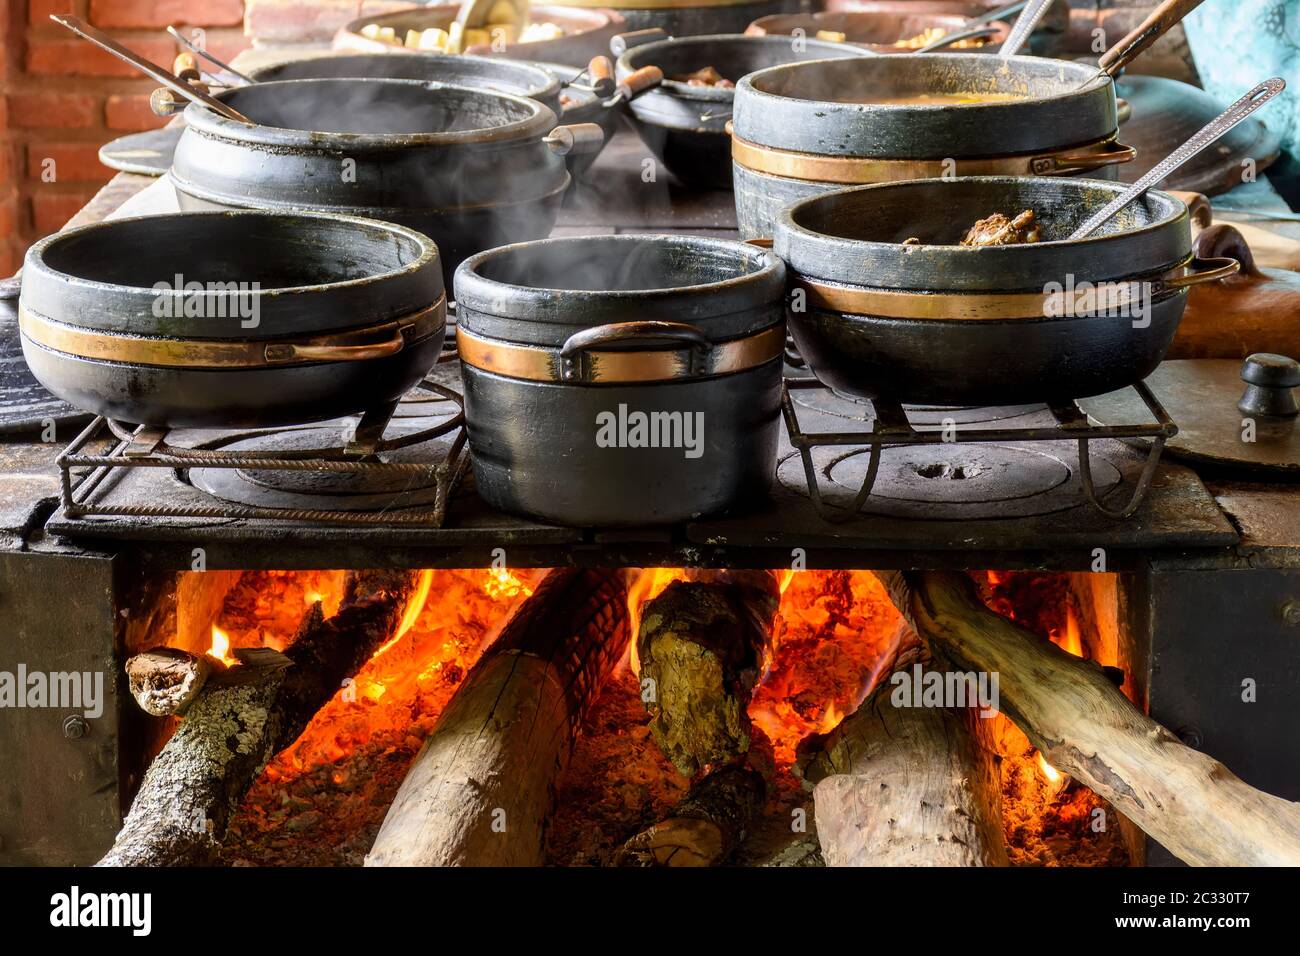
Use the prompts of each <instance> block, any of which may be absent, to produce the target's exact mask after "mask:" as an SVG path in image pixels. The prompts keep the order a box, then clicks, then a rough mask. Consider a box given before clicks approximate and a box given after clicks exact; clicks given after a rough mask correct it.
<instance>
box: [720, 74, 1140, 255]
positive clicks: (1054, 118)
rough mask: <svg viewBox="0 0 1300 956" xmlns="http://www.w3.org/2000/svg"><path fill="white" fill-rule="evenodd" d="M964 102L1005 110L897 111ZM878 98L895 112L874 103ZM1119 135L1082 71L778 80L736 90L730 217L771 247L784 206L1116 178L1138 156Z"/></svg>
mask: <svg viewBox="0 0 1300 956" xmlns="http://www.w3.org/2000/svg"><path fill="white" fill-rule="evenodd" d="M971 94H975V95H983V96H989V95H994V96H1006V97H1011V99H1006V100H1000V101H998V100H994V101H986V102H976V103H969V102H968V103H952V102H946V101H942V100H937V101H934V102H925V101H921V102H906V103H902V102H897V101H896V100H897V99H901V98H916V97H936V96H937V97H943V96H947V95H971ZM885 95H887V96H889V97H892V98H894V99H895V101H894V102H879V101H878V100H879V99H880V97H881V96H885ZM856 100H862V101H866V102H855V101H856ZM873 100H875V101H873ZM1117 130H1118V119H1117V113H1116V106H1115V88H1114V84H1113V83H1112V82H1111V81H1110V79H1109V78H1107V77H1098V76H1097V70H1096V68H1095V67H1091V66H1087V65H1085V64H1082V63H1073V62H1068V61H1062V60H1047V59H1041V58H1038V57H1028V56H1016V57H1009V58H1006V59H1003V58H1001V57H994V56H986V55H983V54H978V53H930V54H907V55H903V56H875V57H862V58H856V59H851V60H844V59H841V60H833V61H823V62H819V63H799V64H792V65H788V66H778V67H773V68H771V69H767V70H762V71H759V72H757V73H753V74H751V75H750V76H747V77H745V78H744V79H743V80H741V81H740V83H738V84H737V87H736V106H735V119H734V124H733V132H734V142H733V144H732V158H733V160H734V175H735V193H736V216H737V219H738V222H739V225H740V232H741V235H742V236H743V237H744V238H747V239H753V238H759V237H770V236H771V235H772V229H773V228H774V226H775V224H776V220H777V218H778V216H779V215H780V212H781V210H782V209H784V208H785V207H786V206H788V205H790V204H791V203H793V202H796V201H798V200H800V199H806V198H808V197H810V196H815V195H818V194H820V193H824V192H829V191H831V190H834V189H842V188H845V187H846V186H850V185H860V184H869V183H879V182H895V181H899V180H907V179H928V178H937V177H941V176H948V177H951V176H953V175H957V176H984V175H1036V176H1040V175H1052V176H1056V175H1061V176H1090V177H1096V178H1105V179H1113V178H1115V176H1116V170H1117V167H1118V165H1119V164H1121V163H1123V162H1126V161H1128V160H1131V159H1132V158H1133V155H1134V153H1133V151H1132V150H1130V149H1129V148H1128V147H1125V146H1122V145H1119V144H1117V143H1116V142H1115V136H1116V134H1117Z"/></svg>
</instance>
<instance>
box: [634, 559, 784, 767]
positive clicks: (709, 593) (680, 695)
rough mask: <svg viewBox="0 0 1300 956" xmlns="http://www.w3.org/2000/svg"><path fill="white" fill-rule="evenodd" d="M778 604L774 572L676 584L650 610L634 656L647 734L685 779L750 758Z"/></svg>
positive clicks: (728, 574) (742, 573) (643, 618)
mask: <svg viewBox="0 0 1300 956" xmlns="http://www.w3.org/2000/svg"><path fill="white" fill-rule="evenodd" d="M779 602H780V590H779V588H778V585H777V581H776V577H775V575H773V574H772V573H771V572H770V571H735V572H714V573H713V574H712V575H711V579H709V578H702V579H700V580H695V581H676V582H673V583H672V584H670V585H669V586H668V587H667V588H665V589H664V591H663V592H662V593H661V594H660V595H659V596H658V597H656V598H655V599H654V600H653V601H651V602H649V603H648V604H647V605H646V606H645V608H644V610H643V612H642V615H641V628H640V633H639V634H638V636H637V655H638V657H639V659H640V663H641V672H640V677H641V681H642V684H643V686H645V687H647V688H648V690H647V693H646V702H647V706H648V707H649V708H650V711H651V713H652V714H653V715H654V719H653V720H652V721H651V723H650V731H651V733H652V734H653V735H654V739H655V742H656V743H658V744H659V747H660V748H661V749H662V750H663V752H664V754H665V756H667V757H668V759H669V760H671V761H672V763H673V765H674V766H675V767H677V769H678V770H680V771H681V772H682V773H684V774H686V775H687V776H688V777H694V776H698V775H699V774H701V773H704V772H706V771H707V770H708V769H709V768H711V767H718V766H723V765H726V764H728V763H730V762H732V761H734V760H736V759H738V758H740V757H743V756H744V754H745V753H746V752H747V751H748V750H749V743H750V729H751V728H750V721H749V714H748V713H747V711H746V708H747V707H748V706H749V700H750V696H751V694H752V691H753V689H754V685H755V684H756V683H757V681H758V678H759V676H760V675H761V673H762V668H763V661H764V658H765V657H766V655H767V653H768V648H769V645H770V643H771V639H772V624H773V620H774V618H775V616H776V609H777V605H778V604H779ZM647 682H649V683H647Z"/></svg>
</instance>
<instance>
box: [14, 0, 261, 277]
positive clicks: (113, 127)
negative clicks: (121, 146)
mask: <svg viewBox="0 0 1300 956" xmlns="http://www.w3.org/2000/svg"><path fill="white" fill-rule="evenodd" d="M51 13H73V14H75V15H77V16H79V17H81V18H82V19H84V20H88V21H90V22H91V23H93V24H95V25H96V26H98V27H99V28H100V29H102V30H104V31H105V32H106V33H109V34H111V35H112V36H113V37H114V38H115V39H117V40H119V41H120V42H122V43H124V44H125V45H126V46H129V47H130V48H131V49H133V50H135V51H136V52H137V53H140V54H142V55H143V56H145V57H148V58H149V59H151V60H154V61H155V62H157V63H161V64H163V65H164V66H168V67H170V65H171V61H172V58H173V57H174V56H175V54H176V44H175V42H174V41H173V40H172V39H171V38H170V37H169V36H167V34H166V32H165V30H166V28H167V27H168V26H169V25H170V26H175V27H176V28H177V29H178V30H181V31H182V32H184V33H186V34H187V35H188V34H190V33H191V32H192V31H193V30H194V29H196V28H198V29H202V30H203V31H204V34H203V39H204V41H205V42H206V45H207V48H208V49H210V50H211V51H212V52H213V53H214V54H215V55H216V56H218V57H220V58H221V59H223V60H228V59H229V58H231V57H233V56H234V55H235V54H236V53H237V52H239V50H241V49H243V48H244V47H246V46H247V45H248V41H247V40H246V39H245V38H244V32H243V18H244V0H0V276H6V275H10V274H11V273H12V272H13V271H14V270H15V269H17V268H18V266H19V265H20V264H21V256H22V253H23V251H24V250H25V249H26V247H27V246H28V245H29V244H30V243H31V242H32V240H34V239H36V238H38V237H40V236H43V235H46V234H48V233H51V232H54V231H55V230H57V229H58V228H59V227H60V226H62V225H63V224H64V223H65V222H66V221H67V220H68V219H69V218H70V217H71V216H72V214H73V213H74V212H76V211H77V209H79V208H80V207H81V206H82V205H84V204H85V202H86V201H87V200H88V199H89V198H90V197H91V196H92V195H94V193H95V191H96V190H97V189H98V188H99V187H100V186H101V185H103V183H105V182H106V181H107V180H108V179H109V178H110V177H111V176H112V171H111V170H109V169H107V168H105V167H104V166H102V165H100V163H99V159H98V157H97V153H98V151H99V147H100V146H102V145H103V144H104V143H106V142H108V141H109V140H111V139H114V138H116V137H118V136H121V135H123V134H124V133H128V132H135V131H139V130H143V129H150V128H153V127H155V126H160V125H162V123H163V122H164V121H163V120H160V119H158V118H157V117H155V116H154V115H153V114H152V113H151V112H150V111H149V102H148V100H149V92H150V91H151V90H152V89H153V88H154V87H155V86H156V84H155V83H153V82H152V81H150V80H147V79H142V78H140V77H139V76H138V74H137V73H136V72H135V71H134V70H133V69H132V68H131V67H129V66H127V64H125V63H123V62H122V61H120V60H118V59H117V58H115V57H112V56H110V55H108V54H107V53H104V52H102V51H100V50H98V49H96V48H95V47H93V46H92V45H91V44H89V43H87V42H86V41H85V40H82V39H80V38H78V37H75V36H73V35H72V34H71V33H69V32H68V31H67V30H65V29H64V28H63V27H61V26H59V25H58V24H56V23H52V22H51V21H50V19H49V15H50V14H51Z"/></svg>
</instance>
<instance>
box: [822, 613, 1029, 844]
mask: <svg viewBox="0 0 1300 956" xmlns="http://www.w3.org/2000/svg"><path fill="white" fill-rule="evenodd" d="M900 628H902V629H903V630H904V631H906V632H908V633H906V634H903V635H902V636H901V640H900V643H899V647H900V650H899V652H898V656H897V659H896V662H895V667H898V668H900V669H904V668H906V667H910V666H911V665H912V664H913V663H918V662H919V661H920V660H921V658H922V657H923V656H924V652H923V650H922V649H921V648H920V647H919V646H918V645H917V638H916V635H915V634H914V633H911V628H909V627H907V625H905V624H902V625H900ZM893 692H894V687H893V686H891V682H890V681H889V680H885V681H882V682H881V683H879V684H878V685H877V686H876V688H875V689H874V690H873V691H872V692H871V694H869V695H868V696H867V698H866V700H864V701H863V702H862V704H861V705H860V706H859V707H858V709H857V710H856V711H854V712H853V713H852V714H851V715H850V716H848V717H846V718H845V719H844V720H843V721H841V722H840V724H839V726H837V727H836V728H835V729H834V730H832V731H831V732H830V733H828V734H824V735H820V736H819V737H814V738H811V739H810V740H808V741H806V742H805V743H804V744H803V745H801V747H800V749H799V762H798V768H799V770H800V772H801V773H802V775H803V777H804V779H805V780H806V781H807V782H808V783H811V784H814V786H813V801H814V815H815V819H816V823H817V839H818V842H819V843H820V844H821V851H822V856H823V858H824V859H825V861H826V865H827V866H1006V865H1007V850H1006V844H1005V842H1004V840H1003V835H1002V808H1001V803H1002V791H1001V786H1000V780H999V775H998V770H997V767H996V765H995V762H994V758H993V754H992V752H991V751H990V750H988V749H987V748H986V747H984V746H983V745H982V744H981V737H982V736H983V734H982V733H981V731H982V730H983V728H982V727H980V723H981V718H980V717H979V716H978V714H977V712H976V710H975V709H974V708H971V707H964V708H960V709H955V710H949V709H945V708H942V707H921V706H905V707H898V706H894V704H893V703H892V702H891V699H890V698H891V696H892V694H893Z"/></svg>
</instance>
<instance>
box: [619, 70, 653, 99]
mask: <svg viewBox="0 0 1300 956" xmlns="http://www.w3.org/2000/svg"><path fill="white" fill-rule="evenodd" d="M663 81H664V71H663V70H661V69H659V67H657V66H643V67H641V69H639V70H636V71H635V72H633V73H629V74H628V75H627V76H626V77H624V78H623V82H622V83H621V84H619V88H618V91H619V92H620V93H621V94H623V99H625V100H630V99H632V97H634V96H636V95H638V94H639V93H644V92H645V91H646V90H648V89H652V88H653V87H656V86H658V85H659V84H660V83H662V82H663Z"/></svg>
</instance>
